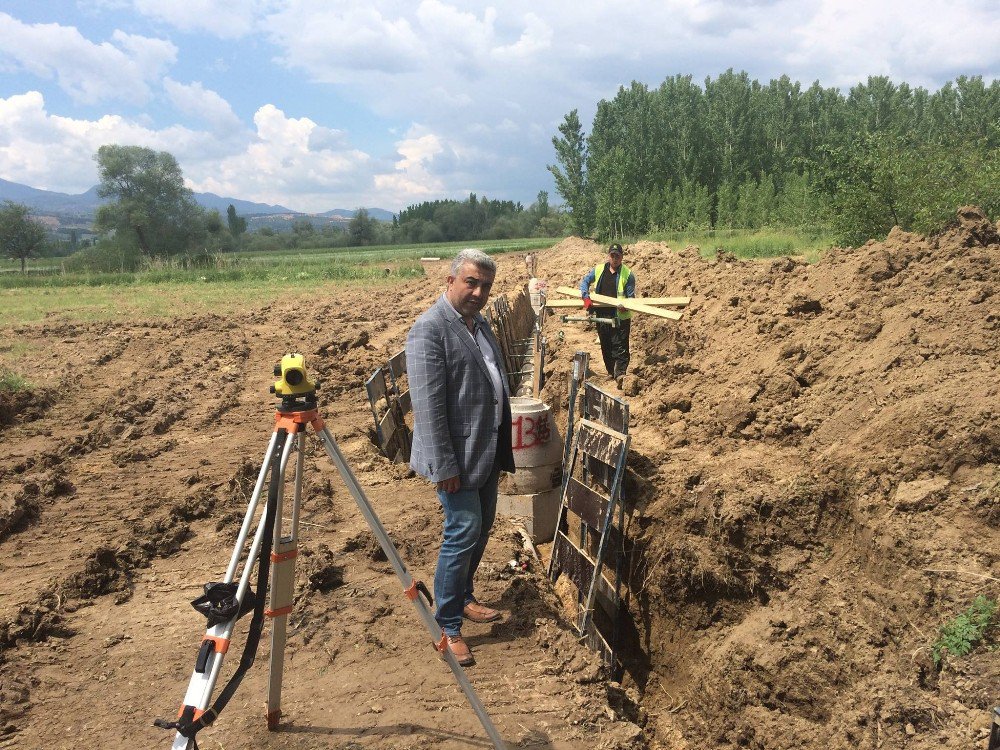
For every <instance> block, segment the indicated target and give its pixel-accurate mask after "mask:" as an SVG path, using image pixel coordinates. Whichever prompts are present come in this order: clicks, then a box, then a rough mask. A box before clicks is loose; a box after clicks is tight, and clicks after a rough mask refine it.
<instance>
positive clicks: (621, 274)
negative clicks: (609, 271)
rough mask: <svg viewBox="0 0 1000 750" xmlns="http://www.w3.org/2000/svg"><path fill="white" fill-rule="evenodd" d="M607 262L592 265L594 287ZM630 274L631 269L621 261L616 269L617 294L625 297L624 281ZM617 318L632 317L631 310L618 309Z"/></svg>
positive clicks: (595, 287)
mask: <svg viewBox="0 0 1000 750" xmlns="http://www.w3.org/2000/svg"><path fill="white" fill-rule="evenodd" d="M606 265H607V264H606V263H601V264H600V265H598V266H594V289H597V284H598V282H599V281H600V280H601V274H602V273H604V268H605V266H606ZM631 275H632V269H631V268H629V267H628V266H626V265H625V264H624V263H622V267H621V268H620V269H619V271H618V296H619V297H622V298H624V297H625V282H626V281H628V277H629V276H631ZM617 315H618V318H619V320H628V319H629V318H631V317H632V312H631V311H630V310H625V311H624V312H623V311H621V310H619V311H618V312H617Z"/></svg>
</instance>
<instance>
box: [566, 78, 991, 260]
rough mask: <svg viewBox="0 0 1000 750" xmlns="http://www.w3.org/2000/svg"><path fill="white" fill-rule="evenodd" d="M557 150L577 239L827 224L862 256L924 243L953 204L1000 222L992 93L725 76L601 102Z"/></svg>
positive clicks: (975, 83)
mask: <svg viewBox="0 0 1000 750" xmlns="http://www.w3.org/2000/svg"><path fill="white" fill-rule="evenodd" d="M558 130H559V135H557V136H555V137H553V139H552V142H553V146H554V147H555V157H556V158H555V160H556V164H553V165H550V166H549V170H550V172H551V173H552V175H553V177H554V179H555V184H556V190H557V192H558V193H559V195H560V196H561V197H562V198H563V200H564V201H565V203H566V206H567V207H568V208H569V210H570V213H571V221H572V226H573V229H574V231H576V232H577V233H580V234H583V235H590V234H596V235H597V236H599V237H601V238H602V239H605V238H621V237H628V236H639V235H642V234H647V233H650V232H655V231H672V230H686V229H709V228H745V229H757V228H761V227H804V226H817V225H819V226H828V227H830V228H832V229H833V230H834V232H835V234H836V236H837V237H838V239H839V240H841V241H844V242H852V243H859V242H863V241H865V240H867V239H869V238H871V237H877V236H883V235H884V234H885V233H886V232H888V230H889V229H891V228H892V227H893V226H894V225H900V226H902V227H903V228H905V229H912V230H917V231H932V230H934V229H936V228H939V227H940V226H942V225H943V223H945V222H946V221H947V220H949V219H950V218H951V217H953V216H954V211H955V208H956V207H957V206H959V205H961V204H963V203H978V204H979V205H981V206H982V207H983V208H984V209H986V210H987V212H988V213H990V214H991V215H994V216H995V215H996V214H997V212H998V209H1000V179H998V178H1000V82H998V81H993V82H991V83H990V84H989V85H987V84H986V83H985V82H984V81H983V79H982V77H979V76H975V77H965V76H961V77H959V78H957V79H956V80H955V81H953V82H949V83H947V84H945V85H944V86H942V87H941V88H940V89H938V90H937V91H934V92H930V91H928V90H926V89H923V88H920V87H911V86H909V85H908V84H906V83H901V84H895V83H893V82H892V81H891V80H890V79H888V78H886V77H882V76H873V77H869V78H868V80H867V81H866V82H865V83H859V84H858V85H856V86H854V87H852V88H851V89H850V90H849V91H848V92H847V93H843V92H841V91H840V90H838V89H836V88H826V87H823V86H822V85H821V84H820V83H819V82H818V81H817V82H815V83H813V84H812V85H811V86H809V87H808V88H805V87H803V86H802V84H800V83H798V82H796V81H792V80H791V79H790V78H789V77H788V76H781V77H780V78H778V79H775V80H771V81H769V82H768V83H766V84H763V83H761V82H759V81H757V80H753V79H751V78H750V76H749V75H748V74H747V73H745V72H738V73H737V72H734V71H733V70H732V69H730V70H728V71H726V72H725V73H723V74H721V75H720V76H718V77H717V78H715V79H714V80H713V79H712V78H707V79H706V80H705V81H704V84H703V85H698V84H697V83H696V82H695V81H694V79H693V77H692V76H690V75H676V76H673V77H670V78H667V79H666V80H664V81H663V83H662V84H660V86H659V87H657V88H655V89H651V88H649V87H647V86H646V85H645V84H642V83H638V82H633V83H632V84H631V85H630V86H627V87H625V86H623V87H621V88H620V89H619V91H618V93H617V95H616V96H615V97H614V99H612V100H610V101H607V100H602V101H601V102H599V103H598V105H597V111H596V113H595V115H594V120H593V123H592V125H591V128H590V133H589V135H586V134H585V133H584V130H583V126H582V123H581V122H580V118H579V115H578V110H573V111H571V112H570V113H569V114H567V115H566V116H565V118H564V120H563V122H562V124H561V125H560V126H559V128H558Z"/></svg>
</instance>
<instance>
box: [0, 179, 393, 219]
mask: <svg viewBox="0 0 1000 750" xmlns="http://www.w3.org/2000/svg"><path fill="white" fill-rule="evenodd" d="M194 199H195V201H196V202H197V203H198V205H199V206H202V207H203V208H207V209H209V210H211V209H213V208H214V209H216V210H217V211H218V212H219V213H221V214H223V215H224V214H225V213H226V211H228V210H229V206H230V205H232V206H234V207H235V208H236V213H238V214H240V215H241V216H271V215H274V214H283V215H284V216H288V215H296V216H318V217H322V218H327V219H331V220H332V221H334V222H337V223H345V224H346V223H347V222H348V221H350V220H351V217H353V216H354V214H355V212H354V211H353V210H347V209H341V208H335V209H333V210H332V211H326V212H324V213H321V214H306V213H304V212H302V211H294V210H292V209H290V208H285V207H284V206H275V205H270V204H268V203H254V202H253V201H245V200H241V199H239V198H226V197H223V196H220V195H216V194H215V193H195V194H194ZM5 200H11V201H14V202H15V203H23V204H24V205H26V206H28V207H29V208H30V209H31V210H32V212H33V213H35V214H43V215H54V216H57V217H60V218H66V219H69V220H71V221H70V223H79V221H80V220H81V219H86V220H88V221H90V220H93V217H94V214H95V213H96V212H97V207H98V206H99V205H101V203H103V202H104V201H102V200H101V198H100V197H99V196H98V195H97V186H96V185H95V186H94V187H92V188H90V190H88V191H86V192H85V193H80V194H78V195H70V194H68V193H57V192H54V191H51V190H39V189H38V188H33V187H30V186H28V185H22V184H20V183H17V182H10V181H9V180H4V179H0V201H5ZM368 213H369V215H370V216H371V217H372V218H374V219H378V220H379V221H392V212H391V211H386V210H385V209H382V208H369V209H368Z"/></svg>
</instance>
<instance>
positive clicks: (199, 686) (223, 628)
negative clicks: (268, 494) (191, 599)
mask: <svg viewBox="0 0 1000 750" xmlns="http://www.w3.org/2000/svg"><path fill="white" fill-rule="evenodd" d="M284 434H285V433H283V432H282V433H275V434H274V435H272V437H271V442H270V444H269V445H268V448H267V453H266V454H265V457H264V464H263V466H262V468H261V473H260V476H259V477H258V480H257V485H256V487H255V488H254V494H253V496H252V497H251V499H250V503H249V505H248V507H247V513H246V516H245V517H244V519H243V525H242V527H241V528H240V535H239V539H238V540H237V542H236V546H235V548H234V550H233V555H232V561H231V562H230V566H229V570H227V571H226V582H227V583H228V582H230V581H232V580H233V577H234V576H235V570H236V566H237V564H238V563H239V560H240V558H241V557H242V554H243V549H244V547H245V546H246V541H247V537H248V536H249V529H250V526H251V524H252V523H253V516H254V513H255V511H256V509H257V505H258V503H259V501H260V495H261V490H262V488H263V486H264V477H265V476H266V475H267V474H268V473H272V474H273V472H274V471H275V468H279V482H280V475H282V474H283V472H284V466H285V464H286V463H287V462H288V454H289V451H290V449H291V442H288V441H286V440H285V438H284ZM279 435H280V437H279ZM279 451H280V456H279V457H278V459H279V461H278V467H275V454H276V453H277V452H279ZM266 516H267V509H266V506H265V510H264V513H263V514H261V518H260V521H259V522H258V525H257V530H256V533H255V534H254V538H253V542H252V544H251V546H250V551H249V552H248V553H247V558H246V562H245V563H244V565H243V572H242V575H241V576H240V583H239V587H238V588H237V591H236V599H237V601H239V602H242V601H243V599H244V597H245V596H246V590H247V588H248V587H249V585H250V574H251V569H252V568H253V566H254V563H255V562H256V561H257V557H258V555H259V554H260V548H261V544H262V543H263V540H264V531H265V527H266V520H267V519H266ZM234 562H235V564H234ZM261 595H263V592H261ZM237 619H239V618H238V616H235V617H233V619H231V620H229V621H228V622H224V623H220V624H218V625H213V626H211V627H209V628H208V630H207V631H206V632H205V636H204V638H202V642H201V647H200V648H199V651H198V660H197V663H196V664H195V668H194V672H193V673H192V674H191V680H190V682H189V683H188V688H187V692H185V694H184V702H183V703H182V704H181V710H180V712H179V714H178V717H179V718H180V719H183V720H184V721H186V722H190V721H195V720H197V719H198V718H199V717H201V715H202V714H204V713H205V710H206V708H207V707H208V704H209V701H210V700H211V698H212V691H213V690H214V689H215V683H216V682H217V681H218V679H219V672H220V670H221V669H222V662H223V659H224V658H225V655H226V652H227V651H228V650H229V644H230V640H231V638H232V634H233V628H234V627H235V625H236V620H237ZM190 747H193V740H191V739H189V738H188V737H186V736H185V735H183V734H181V733H180V732H177V734H176V735H175V736H174V744H173V745H172V748H173V750H189V748H190Z"/></svg>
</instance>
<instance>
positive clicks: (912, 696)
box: [543, 208, 1000, 750]
mask: <svg viewBox="0 0 1000 750" xmlns="http://www.w3.org/2000/svg"><path fill="white" fill-rule="evenodd" d="M998 242H1000V240H998V235H997V231H996V227H995V226H993V225H992V224H991V223H990V222H989V221H988V220H987V219H986V217H984V216H983V215H982V214H981V213H980V212H979V211H978V210H977V209H974V208H966V209H962V210H961V211H960V212H959V220H958V222H956V224H955V226H954V227H953V228H951V229H949V230H948V231H946V232H945V233H943V234H942V235H941V236H939V237H935V238H930V239H928V238H924V237H920V236H916V235H912V234H908V233H906V232H902V231H900V230H898V229H896V230H894V231H893V232H892V233H891V234H890V236H889V237H888V238H887V239H886V241H885V242H880V243H875V242H870V243H868V244H866V245H864V246H863V247H860V248H854V249H852V248H846V249H838V250H834V251H831V252H830V253H828V254H827V255H826V256H825V257H824V258H823V259H822V260H821V261H820V262H819V263H817V264H815V265H807V264H806V263H804V262H801V261H797V260H795V259H791V258H782V259H777V260H770V261H763V262H748V261H739V260H736V259H734V258H732V257H728V256H726V255H724V254H723V255H720V257H718V259H716V260H713V261H708V260H704V259H702V258H700V257H699V255H698V252H697V250H696V249H694V248H688V249H686V250H682V251H680V252H676V253H675V252H671V251H670V250H669V249H668V248H667V247H666V246H664V245H661V244H655V243H639V244H638V245H636V246H634V247H631V248H629V249H628V252H627V253H626V259H625V262H626V263H627V264H629V265H630V266H631V267H632V268H633V270H635V272H636V273H637V275H638V280H639V289H640V296H642V295H645V296H651V297H660V296H670V295H680V294H686V295H690V296H691V297H692V304H691V306H690V307H689V308H688V311H687V314H686V316H685V319H684V320H683V321H681V322H680V323H678V324H670V323H666V322H662V321H659V320H654V319H652V318H644V317H642V316H635V317H634V318H633V333H632V342H633V346H632V362H633V364H632V366H631V368H630V375H629V376H628V377H627V378H626V379H625V382H624V383H623V389H622V390H623V391H624V394H623V395H624V396H625V397H626V398H627V399H628V400H629V403H630V407H631V414H632V425H633V426H634V429H633V435H634V437H633V443H632V445H633V457H632V461H631V468H632V470H633V482H634V485H633V493H632V494H633V498H634V500H635V502H636V506H637V507H636V510H635V513H634V517H633V518H634V521H633V523H634V527H633V528H634V535H635V536H636V537H637V539H638V541H639V544H640V547H641V549H642V553H641V555H640V556H639V559H638V560H637V561H636V566H635V569H634V571H633V576H632V584H633V591H634V596H633V601H632V605H631V608H632V614H633V616H634V619H635V621H636V623H637V624H638V625H639V627H640V632H641V643H639V644H636V645H637V646H638V648H637V649H635V650H634V651H633V653H632V654H631V658H632V661H631V663H630V665H629V668H630V670H629V671H630V672H631V679H632V680H633V681H634V684H635V689H636V690H637V692H638V693H639V695H640V696H641V703H642V705H643V707H644V708H645V709H646V711H647V712H648V714H649V716H651V717H653V718H652V719H651V720H650V722H649V723H648V724H647V727H646V737H647V738H648V739H649V740H650V744H651V746H652V747H664V748H686V747H691V748H696V747H706V746H713V747H751V748H760V749H761V750H763V749H765V748H766V749H767V750H772V749H773V750H779V749H782V748H789V747H816V748H819V747H823V748H845V749H846V748H876V747H914V748H918V747H927V748H929V747H953V748H967V747H971V746H972V745H973V744H974V743H975V742H976V741H978V740H981V739H982V738H983V737H984V736H985V732H986V728H987V727H988V724H989V713H988V712H989V709H990V707H991V706H992V705H993V704H994V703H995V702H997V700H998V699H1000V679H998V678H1000V674H998V673H1000V660H998V659H997V657H996V656H995V655H994V654H993V653H991V652H988V651H986V650H985V649H982V648H981V649H979V650H977V651H976V652H974V654H973V655H972V656H970V657H967V658H965V659H962V660H957V659H947V658H946V660H945V663H944V665H943V668H941V669H939V668H938V667H937V666H936V665H935V664H934V663H933V661H932V659H931V653H930V652H931V646H932V644H933V643H934V642H935V640H936V639H937V637H938V627H939V625H940V624H941V623H942V622H944V621H946V620H947V619H949V618H951V617H953V616H954V615H955V614H956V613H957V612H959V611H961V610H964V609H965V608H966V607H967V606H968V605H969V604H970V603H971V601H972V600H973V599H974V598H975V596H976V595H977V594H980V593H982V594H987V595H989V596H991V597H996V596H997V593H998V590H997V583H996V581H997V579H998V578H1000V558H998V555H997V552H996V550H995V545H993V544H992V543H991V540H993V539H995V537H996V529H997V525H998V522H1000V516H998V508H1000V468H998V461H1000V425H998V422H997V417H998V403H1000V401H998V387H1000V378H998V368H997V366H998V361H1000V354H998V347H1000V306H998V304H997V297H996V296H995V293H996V291H997V290H998V289H1000V244H998ZM595 255H596V253H595V249H594V248H593V246H592V245H589V244H581V243H579V242H567V243H564V245H563V246H561V247H560V248H559V252H556V253H553V254H551V255H547V256H543V259H544V260H545V261H549V262H548V263H547V264H546V265H545V269H544V272H545V273H546V274H548V275H549V277H550V279H552V278H554V279H555V281H556V282H557V283H570V284H575V283H576V282H577V281H578V279H579V278H580V277H581V276H582V275H583V272H584V270H585V269H586V267H587V266H588V265H589V264H591V263H593V262H594V261H595ZM599 257H600V256H599V255H597V258H599ZM550 285H551V284H550ZM569 325H570V324H565V325H564V326H563V328H564V329H565V328H566V327H567V326H569ZM558 326H559V323H558V318H556V319H554V320H552V321H550V323H549V327H550V328H554V327H558ZM564 335H565V336H566V343H565V344H563V345H562V346H561V347H557V353H556V360H557V363H556V364H555V365H554V366H553V373H552V374H553V376H554V377H553V378H552V379H551V380H550V383H549V387H551V388H552V390H553V392H558V391H559V390H560V389H562V390H563V391H565V385H563V383H564V382H565V371H566V369H567V368H566V366H565V365H564V364H560V363H565V362H566V361H568V359H569V357H571V355H572V349H570V346H573V347H574V348H581V346H580V345H579V344H580V340H581V335H580V334H579V333H567V332H566V331H565V330H564ZM589 336H591V337H592V336H593V333H590V334H589ZM556 338H557V337H556V336H553V335H551V333H550V335H549V339H550V341H552V340H554V339H556ZM582 346H585V347H589V348H590V350H591V352H592V359H591V362H592V363H593V367H594V369H595V370H597V371H598V373H599V374H597V375H596V376H595V377H596V379H597V381H601V380H602V378H603V376H604V373H603V366H602V365H601V364H600V356H599V353H598V350H597V348H596V346H595V345H594V344H593V340H592V339H591V340H589V341H587V340H584V341H583V344H582ZM605 382H606V383H607V386H606V387H607V389H608V390H611V391H612V392H613V391H614V390H615V387H614V384H613V382H611V381H605Z"/></svg>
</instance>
